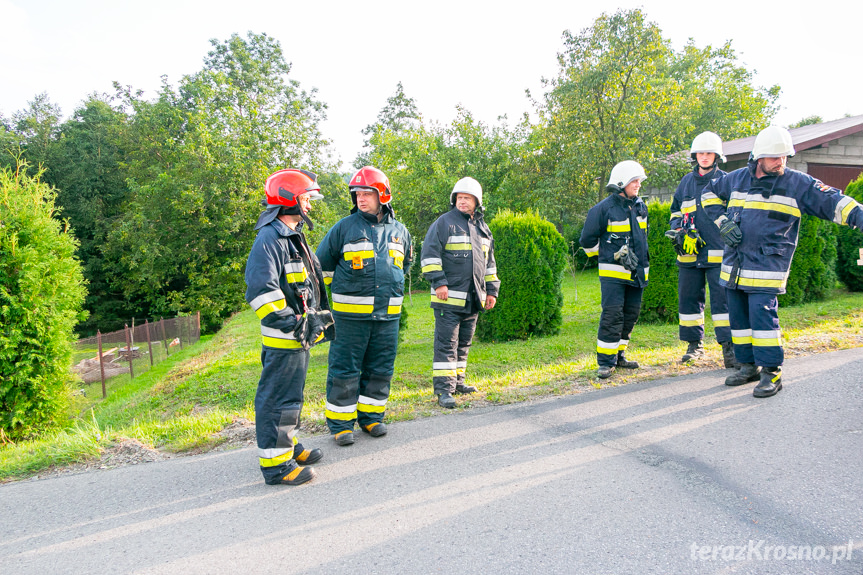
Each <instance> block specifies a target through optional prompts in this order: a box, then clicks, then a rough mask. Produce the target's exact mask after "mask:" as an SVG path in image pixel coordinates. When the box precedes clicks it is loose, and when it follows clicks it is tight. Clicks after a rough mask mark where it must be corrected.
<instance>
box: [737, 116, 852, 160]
mask: <svg viewBox="0 0 863 575" xmlns="http://www.w3.org/2000/svg"><path fill="white" fill-rule="evenodd" d="M788 131H789V132H791V141H792V142H794V150H795V151H797V152H801V151H803V150H808V149H810V148H816V147H818V146H820V145H822V144H826V143H827V142H830V141H832V140H838V139H839V138H843V137H845V136H849V135H851V134H856V133H857V132H863V115H861V116H852V117H850V118H841V119H839V120H833V121H832V122H823V123H821V124H812V125H810V126H801V127H800V128H791V129H789V130H788ZM753 144H755V136H749V137H748V138H740V139H739V140H732V141H730V142H724V143H723V145H722V151H723V152H725V156H726V157H727V158H728V161H729V162H733V161H735V160H745V159H747V158H748V157H749V153H750V152H751V151H752V146H753Z"/></svg>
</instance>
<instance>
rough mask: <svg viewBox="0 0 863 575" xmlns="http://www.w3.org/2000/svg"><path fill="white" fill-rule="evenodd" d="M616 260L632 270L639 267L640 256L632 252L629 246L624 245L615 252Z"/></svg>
mask: <svg viewBox="0 0 863 575" xmlns="http://www.w3.org/2000/svg"><path fill="white" fill-rule="evenodd" d="M614 261H616V262H618V263H620V265H622V266H623V267H624V268H626V269H627V270H629V271H631V272H634V271H635V270H637V269H638V256H637V255H635V254H634V253H632V251H631V250H630V249H629V246H623V247H621V248H620V249H619V250H617V252H615V254H614Z"/></svg>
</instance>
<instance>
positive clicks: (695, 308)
mask: <svg viewBox="0 0 863 575" xmlns="http://www.w3.org/2000/svg"><path fill="white" fill-rule="evenodd" d="M705 285H709V286H710V290H709V291H710V314H711V316H712V318H713V331H714V333H715V334H716V341H718V342H720V343H721V342H724V341H731V328H730V327H729V323H728V302H727V299H726V296H725V288H724V287H722V286H720V285H719V268H718V267H714V268H687V267H679V268H678V280H677V295H678V314H679V321H678V323H679V326H680V327H679V330H678V331H679V334H680V340H681V341H701V340H703V339H704V306H705V303H706V300H707V295H706V292H705V289H704V286H705ZM695 316H699V317H700V321H699V322H695V321H694V319H695Z"/></svg>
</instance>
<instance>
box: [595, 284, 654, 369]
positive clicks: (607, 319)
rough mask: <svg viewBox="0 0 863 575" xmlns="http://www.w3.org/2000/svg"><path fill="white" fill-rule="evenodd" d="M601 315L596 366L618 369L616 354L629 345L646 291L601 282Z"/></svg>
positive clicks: (629, 286)
mask: <svg viewBox="0 0 863 575" xmlns="http://www.w3.org/2000/svg"><path fill="white" fill-rule="evenodd" d="M599 285H600V287H601V288H602V314H601V315H600V316H599V335H598V337H597V341H596V362H597V363H598V364H599V366H600V367H612V366H614V365H617V353H618V352H619V351H625V350H626V348H627V346H628V345H629V336H630V334H631V333H632V328H633V327H635V323H636V322H637V321H638V314H640V313H641V296H642V294H643V293H644V288H641V287H635V286H631V285H626V284H621V283H616V282H610V281H602V279H600V282H599Z"/></svg>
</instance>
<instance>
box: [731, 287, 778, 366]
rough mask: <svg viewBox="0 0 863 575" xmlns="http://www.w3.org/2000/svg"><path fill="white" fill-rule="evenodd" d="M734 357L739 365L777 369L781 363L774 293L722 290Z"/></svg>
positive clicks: (776, 304)
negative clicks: (725, 300)
mask: <svg viewBox="0 0 863 575" xmlns="http://www.w3.org/2000/svg"><path fill="white" fill-rule="evenodd" d="M726 292H727V293H726V297H727V299H728V315H729V317H730V321H731V338H732V341H733V342H734V356H735V357H736V358H737V361H739V362H740V363H754V364H755V365H760V366H762V367H777V366H780V365H782V364H783V362H784V361H785V351H784V350H783V348H782V332H781V330H780V328H779V301H778V300H777V299H776V294H770V293H747V292H745V291H742V290H738V289H728V290H726Z"/></svg>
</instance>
